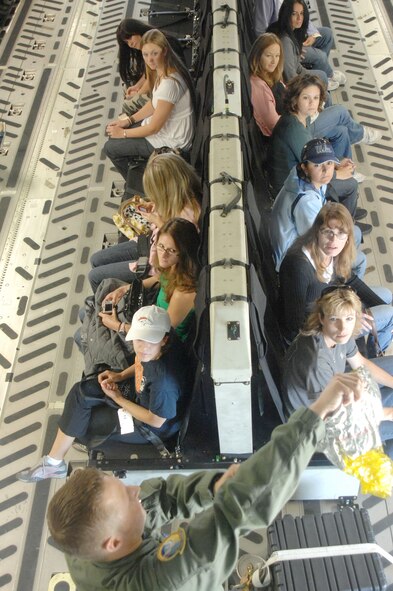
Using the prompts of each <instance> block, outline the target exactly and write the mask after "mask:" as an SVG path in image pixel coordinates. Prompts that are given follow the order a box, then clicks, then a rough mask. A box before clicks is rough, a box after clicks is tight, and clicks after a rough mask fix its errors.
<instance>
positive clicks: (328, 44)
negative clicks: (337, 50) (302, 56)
mask: <svg viewBox="0 0 393 591" xmlns="http://www.w3.org/2000/svg"><path fill="white" fill-rule="evenodd" d="M318 32H319V34H320V35H321V36H320V37H317V38H316V40H315V42H314V44H313V46H312V47H316V48H317V49H320V50H321V51H323V52H324V53H326V55H327V57H329V54H330V51H331V49H332V47H333V41H334V38H333V32H332V30H331V28H330V27H318ZM312 47H311V48H310V49H312ZM306 57H307V53H306Z"/></svg>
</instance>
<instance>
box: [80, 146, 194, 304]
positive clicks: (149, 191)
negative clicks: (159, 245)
mask: <svg viewBox="0 0 393 591" xmlns="http://www.w3.org/2000/svg"><path fill="white" fill-rule="evenodd" d="M143 189H144V193H145V195H146V197H147V199H148V200H149V201H148V202H143V201H141V203H140V205H139V207H138V212H139V213H140V214H141V215H142V216H143V217H144V218H146V219H147V220H148V221H149V222H150V224H151V228H152V235H151V241H150V242H151V246H150V261H149V262H150V264H151V265H152V264H153V256H154V252H155V248H156V241H157V233H158V230H159V229H160V228H161V227H162V226H163V225H164V224H165V223H166V222H167V221H168V220H170V219H171V218H176V217H181V218H184V219H187V220H189V221H190V222H192V223H193V224H195V225H196V226H197V225H198V221H199V216H200V212H201V207H200V201H201V183H200V180H199V177H198V176H197V174H196V172H195V170H194V168H193V167H192V166H191V165H190V164H188V163H187V162H186V161H185V160H184V158H182V157H181V156H178V155H177V154H173V153H165V154H152V156H150V158H149V160H148V163H147V166H146V169H145V172H144V175H143ZM137 259H138V242H137V241H136V240H129V241H128V242H120V243H119V244H116V245H114V246H111V247H109V248H105V249H101V250H99V251H97V252H96V253H94V254H93V256H92V257H91V259H90V262H91V266H92V269H91V271H90V272H89V275H88V277H89V281H90V285H91V288H92V290H93V292H94V293H95V292H96V290H97V287H98V286H99V284H100V283H101V281H102V280H103V279H106V278H116V279H121V280H122V281H126V282H127V283H131V282H132V281H133V280H134V279H135V276H136V275H135V270H136V264H137V263H136V262H135V261H137ZM132 261H134V262H132ZM152 272H153V273H154V270H153V271H152Z"/></svg>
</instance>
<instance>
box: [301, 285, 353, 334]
mask: <svg viewBox="0 0 393 591" xmlns="http://www.w3.org/2000/svg"><path fill="white" fill-rule="evenodd" d="M352 311H353V312H354V314H355V315H356V324H355V328H354V331H353V335H352V336H354V337H356V336H357V335H358V334H359V333H360V330H361V316H362V302H361V301H360V298H359V296H357V295H356V293H355V292H354V291H353V289H351V288H350V287H349V286H338V287H337V286H331V287H328V288H326V290H324V291H323V292H322V295H321V297H320V298H318V299H317V301H316V302H315V304H314V308H313V310H312V312H311V314H310V315H309V316H308V318H307V320H306V322H305V325H304V327H303V330H302V331H301V334H302V335H305V336H315V335H317V334H319V333H321V332H322V323H321V318H326V317H329V316H335V315H337V314H341V313H342V314H348V313H349V312H352Z"/></svg>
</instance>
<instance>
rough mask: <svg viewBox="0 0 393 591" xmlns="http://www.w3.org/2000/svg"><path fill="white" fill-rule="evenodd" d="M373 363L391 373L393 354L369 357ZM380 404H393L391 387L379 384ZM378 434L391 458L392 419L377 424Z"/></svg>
mask: <svg viewBox="0 0 393 591" xmlns="http://www.w3.org/2000/svg"><path fill="white" fill-rule="evenodd" d="M371 361H372V362H373V363H375V365H378V367H380V368H382V369H384V370H385V371H386V372H387V373H388V374H390V375H393V356H392V355H388V356H387V357H378V358H376V359H371ZM380 391H381V397H382V406H383V407H384V408H391V407H392V406H393V388H388V387H387V386H380ZM379 434H380V436H381V440H382V442H383V447H384V450H385V453H386V454H387V455H388V456H389V458H391V459H393V421H382V422H381V423H380V425H379Z"/></svg>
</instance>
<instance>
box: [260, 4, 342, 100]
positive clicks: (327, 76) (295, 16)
mask: <svg viewBox="0 0 393 591" xmlns="http://www.w3.org/2000/svg"><path fill="white" fill-rule="evenodd" d="M309 21H310V15H309V11H308V7H307V4H306V3H305V2H304V0H284V2H283V3H282V5H281V7H280V10H279V13H278V19H277V21H276V22H275V23H272V24H271V25H270V26H269V27H268V29H267V31H268V32H269V33H275V34H276V35H277V36H278V37H280V39H281V41H282V44H283V48H284V80H285V81H286V82H289V81H290V80H291V79H292V78H293V77H294V76H297V75H298V74H305V73H306V72H307V69H306V67H305V66H308V68H311V69H312V70H313V73H314V74H316V75H318V76H319V77H320V78H321V79H322V80H323V82H324V83H325V84H326V86H327V87H328V90H335V89H336V88H337V87H338V86H339V85H340V84H345V82H346V77H345V75H344V74H343V73H342V72H340V71H338V70H336V71H333V68H332V67H331V65H330V64H329V60H328V52H326V51H323V50H322V49H318V48H317V47H314V49H313V52H312V54H311V53H310V54H309V56H308V57H309V60H308V61H306V57H305V58H304V59H303V57H302V56H303V53H306V52H305V51H303V44H304V43H305V42H306V43H307V41H306V40H307V37H308V35H307V29H308V26H309Z"/></svg>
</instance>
